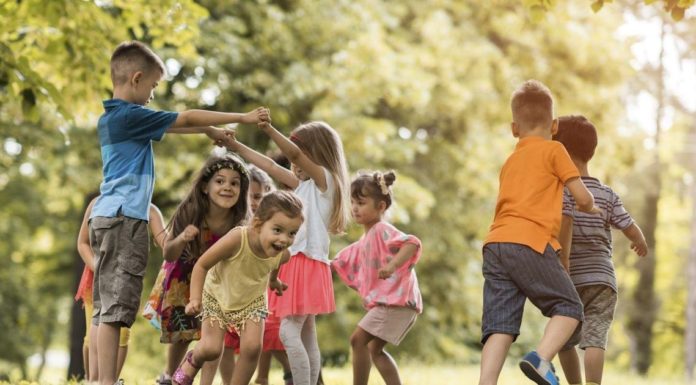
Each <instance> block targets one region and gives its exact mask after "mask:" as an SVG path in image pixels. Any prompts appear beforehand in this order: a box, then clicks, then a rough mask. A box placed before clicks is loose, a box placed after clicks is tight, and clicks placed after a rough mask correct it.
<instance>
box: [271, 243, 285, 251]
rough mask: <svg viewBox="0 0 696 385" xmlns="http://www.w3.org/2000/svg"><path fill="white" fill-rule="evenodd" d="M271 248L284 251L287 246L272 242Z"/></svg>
mask: <svg viewBox="0 0 696 385" xmlns="http://www.w3.org/2000/svg"><path fill="white" fill-rule="evenodd" d="M271 248H272V249H273V250H275V251H283V250H284V249H285V246H284V245H281V244H278V243H273V244H271Z"/></svg>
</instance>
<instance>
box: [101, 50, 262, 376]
mask: <svg viewBox="0 0 696 385" xmlns="http://www.w3.org/2000/svg"><path fill="white" fill-rule="evenodd" d="M164 73H165V67H164V64H163V63H162V60H161V59H160V58H159V57H158V56H157V55H156V54H155V53H154V52H152V51H151V50H150V49H149V48H148V47H147V46H145V45H144V44H142V43H140V42H137V41H132V42H124V43H121V44H120V45H119V46H118V47H116V50H115V51H114V53H113V55H112V56H111V81H112V83H113V98H112V99H109V100H105V101H104V109H105V112H104V114H103V115H102V116H101V117H100V118H99V122H98V125H97V130H98V133H99V143H100V146H101V153H102V161H103V164H104V165H103V174H104V181H103V182H102V184H101V186H100V191H101V195H100V196H99V197H98V198H97V201H96V202H95V204H94V207H93V208H92V214H91V216H90V222H89V231H90V243H91V246H92V249H93V250H94V255H95V269H94V293H93V297H94V313H93V318H92V323H93V324H94V325H98V332H97V333H98V334H97V350H98V363H99V365H98V367H99V383H100V384H101V385H112V384H114V383H115V382H116V380H117V379H116V358H117V353H118V339H119V329H120V328H121V327H122V326H125V327H130V326H131V325H132V324H133V321H134V320H135V315H136V313H137V311H138V307H139V305H140V294H141V292H142V286H143V275H144V274H145V267H146V264H147V255H148V248H149V234H148V232H147V222H148V219H149V218H148V213H149V210H148V209H149V206H150V200H151V199H152V192H153V189H154V181H155V175H154V160H153V154H152V141H153V140H154V141H159V140H161V139H162V137H163V136H164V134H165V133H174V134H192V133H203V134H206V135H207V136H208V137H209V138H211V139H213V140H214V141H215V142H216V143H218V144H226V143H227V142H228V140H229V136H230V135H231V134H232V132H233V131H232V130H224V129H218V128H214V127H210V126H212V125H217V124H227V123H246V124H257V123H259V122H262V121H270V118H269V113H268V110H267V109H265V108H262V107H260V108H257V109H256V110H254V111H251V112H249V113H246V114H240V113H224V112H213V111H205V110H189V111H184V112H181V113H177V112H170V111H155V110H151V109H148V108H146V107H145V105H146V104H148V103H149V102H150V100H152V98H153V94H154V89H155V87H157V85H158V83H159V81H160V79H161V78H162V76H163V75H164Z"/></svg>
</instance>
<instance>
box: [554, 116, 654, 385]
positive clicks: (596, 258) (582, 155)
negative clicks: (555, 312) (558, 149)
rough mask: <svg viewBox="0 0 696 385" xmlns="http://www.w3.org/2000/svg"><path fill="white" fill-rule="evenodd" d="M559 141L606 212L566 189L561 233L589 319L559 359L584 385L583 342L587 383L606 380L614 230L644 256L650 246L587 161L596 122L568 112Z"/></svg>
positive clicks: (566, 260)
mask: <svg viewBox="0 0 696 385" xmlns="http://www.w3.org/2000/svg"><path fill="white" fill-rule="evenodd" d="M553 139H554V140H557V141H559V142H561V143H562V144H563V145H564V146H565V148H566V150H567V151H568V154H569V155H570V158H571V159H572V161H573V163H575V166H576V167H577V168H578V171H579V172H580V177H581V179H582V181H583V182H584V183H585V186H587V188H588V189H589V190H590V192H591V193H592V195H593V196H594V199H595V205H596V206H597V207H599V208H600V209H601V210H602V215H596V214H590V215H588V214H585V213H582V212H580V211H578V210H577V209H575V201H574V199H573V196H572V195H571V194H570V193H569V192H568V190H567V189H566V190H565V191H564V194H563V219H562V221H561V233H560V236H559V240H560V242H561V250H562V251H561V262H562V263H563V266H564V267H565V269H566V270H567V271H568V273H569V274H570V277H571V279H572V280H573V284H574V285H575V288H576V289H577V291H578V294H579V295H580V299H581V300H582V303H583V306H584V315H585V321H584V322H583V323H582V325H581V326H579V327H578V329H577V330H576V333H575V334H574V335H573V337H572V338H571V339H570V341H569V342H568V344H566V346H565V347H564V348H563V349H562V350H561V352H560V353H559V359H560V361H561V365H562V367H563V372H564V373H565V376H566V379H567V380H568V382H569V383H570V384H581V383H582V375H581V373H580V362H579V358H578V354H577V352H576V350H575V345H579V347H580V349H583V350H585V379H586V381H587V382H586V384H587V385H594V384H600V383H601V381H602V370H603V367H604V350H605V349H606V346H607V335H608V333H609V327H610V326H611V323H612V320H613V318H614V309H615V308H616V300H617V287H616V276H615V274H614V264H613V263H612V260H611V252H612V238H611V228H612V227H614V228H616V229H619V230H621V231H622V232H623V233H624V235H625V236H626V237H627V238H628V239H629V240H630V241H631V248H632V249H633V250H634V251H635V252H636V254H638V255H639V256H641V257H644V256H645V255H646V254H647V252H648V246H647V244H646V242H645V238H644V237H643V233H642V232H641V230H640V228H639V227H638V225H637V224H636V223H635V222H634V221H633V218H631V216H630V215H629V213H628V212H627V211H626V209H625V208H624V207H623V204H622V203H621V199H620V198H619V196H618V195H616V193H615V192H614V191H613V190H612V189H611V188H609V186H606V185H604V184H602V182H600V181H599V180H598V179H597V178H593V177H591V176H590V174H589V172H588V168H587V164H588V163H589V161H590V159H592V156H593V155H594V152H595V148H596V147H597V130H596V129H595V126H594V125H593V124H592V123H591V122H590V121H589V120H587V119H586V118H585V117H583V116H564V117H561V118H559V123H558V132H557V133H556V135H555V136H554V137H553Z"/></svg>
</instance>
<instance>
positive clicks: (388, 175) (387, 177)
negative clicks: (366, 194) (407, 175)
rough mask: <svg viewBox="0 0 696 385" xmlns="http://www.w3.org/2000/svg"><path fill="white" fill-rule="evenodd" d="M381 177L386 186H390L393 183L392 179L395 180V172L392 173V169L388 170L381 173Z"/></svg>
mask: <svg viewBox="0 0 696 385" xmlns="http://www.w3.org/2000/svg"><path fill="white" fill-rule="evenodd" d="M382 178H384V184H386V185H387V186H391V185H393V184H394V181H395V180H396V173H394V171H393V170H389V171H387V172H385V173H382Z"/></svg>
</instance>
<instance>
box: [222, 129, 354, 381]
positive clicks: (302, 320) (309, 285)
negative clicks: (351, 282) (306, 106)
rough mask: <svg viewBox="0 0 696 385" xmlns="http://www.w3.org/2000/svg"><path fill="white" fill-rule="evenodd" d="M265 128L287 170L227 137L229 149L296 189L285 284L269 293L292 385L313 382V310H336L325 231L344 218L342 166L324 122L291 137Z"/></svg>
mask: <svg viewBox="0 0 696 385" xmlns="http://www.w3.org/2000/svg"><path fill="white" fill-rule="evenodd" d="M259 127H260V128H261V129H262V130H263V131H264V132H265V133H267V134H268V135H269V136H270V137H271V140H273V142H275V144H276V145H277V146H278V148H279V149H280V151H282V152H283V154H284V155H285V156H286V157H287V158H288V160H289V161H290V162H291V171H290V170H287V169H286V168H284V167H282V166H280V165H278V164H276V163H275V162H274V161H273V160H272V159H270V158H268V157H266V156H265V155H263V154H260V153H258V152H256V151H254V150H253V149H251V148H249V147H247V146H245V145H243V144H241V143H239V142H236V141H232V143H231V144H230V149H231V150H232V151H236V152H237V153H239V155H241V156H242V157H243V158H244V159H246V160H247V161H249V162H250V163H253V164H255V165H256V166H258V167H259V168H261V169H262V170H264V171H266V172H267V173H268V174H269V175H270V176H271V177H273V178H274V179H275V180H276V181H278V182H279V183H281V184H284V185H286V186H289V187H290V188H292V189H294V190H295V193H296V194H297V196H299V197H300V199H301V200H302V204H303V205H304V217H305V222H304V224H303V225H302V227H301V228H300V231H299V232H298V234H297V238H296V239H295V242H294V243H293V245H292V246H291V247H290V253H291V254H292V256H293V257H292V259H291V260H290V262H289V263H288V264H287V265H285V266H283V268H282V269H281V270H280V273H279V277H280V279H282V280H283V281H284V282H287V283H288V285H289V288H288V291H287V292H286V293H285V294H284V295H283V296H282V297H279V296H277V295H271V298H270V301H271V302H273V301H275V303H274V306H273V307H274V308H275V309H276V316H277V317H280V318H281V323H280V338H281V340H282V341H283V345H284V346H285V350H286V351H287V354H288V359H289V361H290V368H291V370H292V379H293V383H294V385H316V383H317V381H318V378H319V372H320V367H321V366H320V365H321V356H320V353H319V343H318V341H317V335H316V328H315V325H316V315H318V314H327V313H332V312H334V311H335V309H336V304H335V302H334V297H333V282H332V279H331V268H330V267H329V242H330V239H329V233H334V234H335V233H340V232H343V230H344V229H345V226H346V223H347V222H348V218H347V214H348V208H347V203H348V199H347V197H346V196H345V194H346V193H347V190H348V186H347V179H348V178H347V173H348V172H347V168H346V162H345V155H344V154H343V145H342V143H341V139H340V138H339V136H338V133H336V131H335V130H334V129H333V128H332V127H331V126H329V125H328V124H327V123H324V122H310V123H305V124H302V125H300V126H299V127H297V128H295V129H294V130H293V131H292V133H291V135H290V139H288V138H286V137H285V136H284V135H283V134H281V133H280V132H278V131H277V130H276V129H275V128H274V127H273V126H271V125H270V124H268V123H261V124H259Z"/></svg>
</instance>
